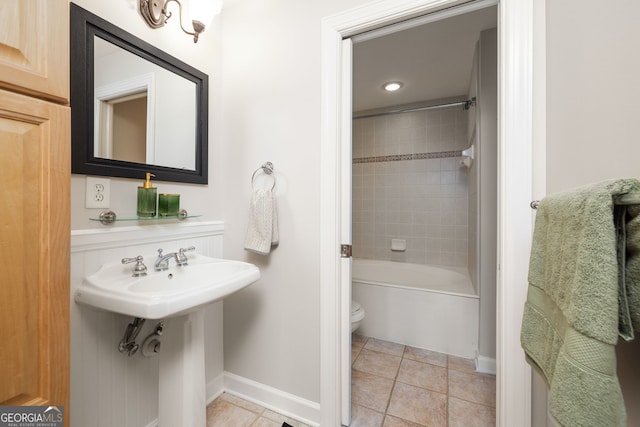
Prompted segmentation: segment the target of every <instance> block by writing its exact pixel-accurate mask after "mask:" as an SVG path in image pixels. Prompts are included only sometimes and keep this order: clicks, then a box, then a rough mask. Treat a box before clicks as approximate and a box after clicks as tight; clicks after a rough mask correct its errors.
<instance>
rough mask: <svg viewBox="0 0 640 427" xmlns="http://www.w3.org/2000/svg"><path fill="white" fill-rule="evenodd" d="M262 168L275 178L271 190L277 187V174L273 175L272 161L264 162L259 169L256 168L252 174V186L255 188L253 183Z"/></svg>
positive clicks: (263, 171) (265, 172)
mask: <svg viewBox="0 0 640 427" xmlns="http://www.w3.org/2000/svg"><path fill="white" fill-rule="evenodd" d="M260 169H262V173H264V174H266V175H271V177H272V178H273V185H272V186H271V190H273V189H274V188H276V176H275V175H273V163H271V162H265V163H263V164H262V166H260V167H259V168H258V169H256V170H255V171H254V172H253V175H251V187H252V188H253V183H254V182H255V178H256V174H257V173H258V171H259V170H260Z"/></svg>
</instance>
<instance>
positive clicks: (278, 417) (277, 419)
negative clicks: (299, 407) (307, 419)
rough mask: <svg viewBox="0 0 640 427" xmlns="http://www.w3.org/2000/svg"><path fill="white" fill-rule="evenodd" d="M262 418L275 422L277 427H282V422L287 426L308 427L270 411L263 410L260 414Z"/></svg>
mask: <svg viewBox="0 0 640 427" xmlns="http://www.w3.org/2000/svg"><path fill="white" fill-rule="evenodd" d="M262 417H263V418H267V419H269V420H271V421H274V422H277V423H278V427H282V423H283V422H286V423H287V424H289V425H290V426H293V427H308V426H307V425H306V424H304V423H301V422H300V421H297V420H294V419H292V418H289V417H286V416H284V415H282V414H279V413H277V412H274V411H272V410H271V409H265V411H264V413H263V414H262Z"/></svg>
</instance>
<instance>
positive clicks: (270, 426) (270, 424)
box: [251, 417, 282, 427]
mask: <svg viewBox="0 0 640 427" xmlns="http://www.w3.org/2000/svg"><path fill="white" fill-rule="evenodd" d="M251 427H282V423H278V422H276V421H272V420H270V419H268V418H265V417H260V418H258V421H256V422H255V423H254V424H252V425H251Z"/></svg>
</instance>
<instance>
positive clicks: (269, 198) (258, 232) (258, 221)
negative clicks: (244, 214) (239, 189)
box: [244, 189, 279, 255]
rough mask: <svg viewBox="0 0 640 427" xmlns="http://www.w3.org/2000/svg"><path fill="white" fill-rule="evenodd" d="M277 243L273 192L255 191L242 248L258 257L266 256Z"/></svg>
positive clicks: (276, 217)
mask: <svg viewBox="0 0 640 427" xmlns="http://www.w3.org/2000/svg"><path fill="white" fill-rule="evenodd" d="M278 243H279V232H278V216H277V211H276V203H275V199H274V197H273V192H272V191H271V190H269V189H266V190H265V189H261V190H255V191H254V192H253V194H252V195H251V202H250V204H249V223H248V225H247V235H246V237H245V239H244V248H245V250H247V251H250V252H254V253H257V254H260V255H268V254H269V252H270V251H271V247H272V246H276V245H277V244H278Z"/></svg>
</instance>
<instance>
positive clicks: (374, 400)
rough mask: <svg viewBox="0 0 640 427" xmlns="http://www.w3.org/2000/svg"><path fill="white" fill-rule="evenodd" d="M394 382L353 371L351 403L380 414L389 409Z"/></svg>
mask: <svg viewBox="0 0 640 427" xmlns="http://www.w3.org/2000/svg"><path fill="white" fill-rule="evenodd" d="M392 388H393V380H391V379H389V378H383V377H379V376H377V375H372V374H367V373H366V372H360V371H358V370H355V369H354V370H353V371H352V373H351V403H352V404H355V405H362V406H365V407H367V408H369V409H373V410H375V411H378V412H384V411H385V410H386V409H387V403H388V402H389V396H391V389H392Z"/></svg>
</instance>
